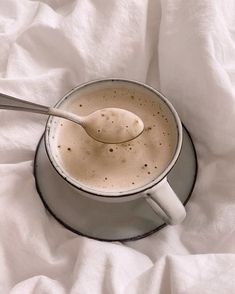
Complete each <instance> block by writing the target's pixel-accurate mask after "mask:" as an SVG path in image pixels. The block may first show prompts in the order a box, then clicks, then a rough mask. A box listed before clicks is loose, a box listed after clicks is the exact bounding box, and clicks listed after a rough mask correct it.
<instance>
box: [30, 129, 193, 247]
mask: <svg viewBox="0 0 235 294" xmlns="http://www.w3.org/2000/svg"><path fill="white" fill-rule="evenodd" d="M183 127H184V130H185V131H186V132H187V134H188V136H189V139H190V141H191V143H192V148H193V153H194V157H195V165H196V166H195V174H194V180H193V184H192V187H191V189H190V191H189V193H188V196H187V198H186V199H185V201H184V202H183V204H184V206H185V205H186V204H187V202H188V201H189V199H190V197H191V195H192V192H193V189H194V187H195V183H196V179H197V173H198V162H197V153H196V150H195V146H194V144H193V141H192V138H191V135H190V133H189V131H188V130H187V129H186V127H185V126H184V125H183ZM43 136H44V134H43V135H42V137H41V139H40V140H39V143H38V145H37V148H36V152H35V156H34V167H33V173H34V177H35V186H36V189H37V192H38V194H39V197H40V198H41V200H42V202H43V204H44V206H45V208H46V209H47V210H48V211H49V213H50V214H51V215H52V216H53V217H54V218H55V219H56V220H57V221H58V222H59V223H60V224H61V225H63V226H64V227H65V228H66V229H68V230H70V231H71V232H73V233H75V234H78V235H80V236H83V237H87V238H90V239H93V240H98V241H105V242H128V241H136V240H139V239H142V238H145V237H148V236H150V235H152V234H153V233H155V232H157V231H159V230H160V229H162V228H164V227H166V226H167V225H166V224H162V225H160V226H158V227H156V228H155V229H153V230H150V231H149V232H147V233H144V234H141V235H137V236H135V237H130V238H123V239H103V238H97V237H92V236H89V235H86V234H83V233H81V232H80V231H78V230H76V229H74V228H72V227H71V226H70V225H68V224H66V223H65V222H64V221H63V220H61V219H60V218H59V217H58V216H57V215H56V214H55V213H54V212H53V210H52V209H51V208H50V207H49V206H48V204H47V202H46V200H45V199H44V198H43V195H42V193H41V191H40V188H39V185H38V180H37V176H36V169H37V163H36V159H37V154H38V151H39V147H40V145H41V141H42V139H43ZM49 162H50V161H49ZM50 163H51V162H50Z"/></svg>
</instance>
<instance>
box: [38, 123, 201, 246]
mask: <svg viewBox="0 0 235 294" xmlns="http://www.w3.org/2000/svg"><path fill="white" fill-rule="evenodd" d="M34 176H35V180H36V181H35V182H36V188H37V191H38V194H39V196H40V197H41V199H42V202H43V203H44V205H45V207H46V208H47V210H48V211H49V212H50V213H51V214H52V215H53V216H54V217H55V218H56V219H57V221H59V222H60V223H61V224H62V225H64V226H65V227H66V228H67V229H69V230H71V231H73V232H74V233H77V234H79V235H82V236H86V237H89V238H93V239H97V240H102V241H131V240H138V239H141V238H144V237H146V236H148V235H151V234H153V233H154V232H156V231H158V230H160V229H161V228H163V227H164V226H166V224H164V222H163V221H162V220H161V219H160V218H159V217H158V216H157V215H156V214H155V213H154V212H153V210H152V208H151V207H150V206H149V205H148V204H147V202H146V201H145V200H144V199H143V198H139V199H136V200H132V201H126V202H122V203H108V202H101V201H97V200H93V199H91V198H88V197H84V196H82V195H80V194H79V191H77V190H76V189H75V188H74V187H73V186H71V185H69V184H68V183H66V182H65V181H64V180H63V179H62V177H61V176H60V175H59V174H58V173H57V172H56V171H55V170H54V168H53V167H52V165H51V163H50V161H49V159H48V157H47V155H46V151H45V145H44V136H42V138H41V139H40V141H39V144H38V147H37V150H36V154H35V159H34ZM196 176H197V156H196V151H195V148H194V145H193V142H192V139H191V137H190V134H189V132H188V131H187V130H186V128H185V127H183V145H182V150H181V153H180V156H179V158H178V160H177V162H176V164H175V165H174V167H173V168H172V170H171V171H170V173H169V175H168V181H169V183H170V184H171V187H172V188H173V190H174V191H175V192H176V194H177V195H178V197H179V199H180V201H181V202H182V203H183V204H184V205H185V204H186V203H187V202H188V200H189V198H190V196H191V194H192V191H193V188H194V185H195V181H196ZM186 210H187V209H186ZM186 221H187V218H186Z"/></svg>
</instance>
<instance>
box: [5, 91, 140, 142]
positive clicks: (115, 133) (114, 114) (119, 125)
mask: <svg viewBox="0 0 235 294" xmlns="http://www.w3.org/2000/svg"><path fill="white" fill-rule="evenodd" d="M0 109H8V110H20V111H27V112H34V113H40V114H46V115H53V116H58V117H62V118H65V119H68V120H70V121H72V122H74V123H77V124H79V125H81V126H82V127H83V128H84V130H85V131H86V132H87V134H88V135H89V136H90V137H92V138H93V139H95V140H96V141H99V142H102V143H109V144H117V143H124V142H127V141H130V140H133V139H135V138H136V137H138V136H139V135H140V134H141V133H142V132H143V130H144V123H143V121H142V120H141V119H140V118H139V117H138V116H137V115H136V114H134V113H132V112H130V111H128V110H125V109H121V108H103V109H100V110H97V111H95V112H92V113H91V114H89V115H87V116H79V115H76V114H74V113H72V112H68V111H65V110H62V109H57V108H53V107H48V106H44V105H40V104H36V103H32V102H28V101H24V100H21V99H18V98H15V97H12V96H8V95H5V94H1V93H0Z"/></svg>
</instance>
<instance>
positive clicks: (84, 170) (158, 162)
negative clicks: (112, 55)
mask: <svg viewBox="0 0 235 294" xmlns="http://www.w3.org/2000/svg"><path fill="white" fill-rule="evenodd" d="M106 107H120V108H123V109H126V110H129V111H133V112H134V113H135V114H137V115H138V116H139V117H140V118H141V119H142V120H143V122H144V125H145V129H144V132H143V133H142V134H141V135H140V136H139V137H138V138H136V139H134V140H132V141H130V142H127V143H123V144H103V143H100V142H97V141H95V140H94V139H92V138H90V137H89V136H88V135H87V133H86V132H85V131H84V130H83V129H82V128H81V127H80V126H79V125H76V124H74V123H72V122H70V121H67V120H64V119H61V120H60V123H59V125H58V129H57V133H56V140H55V142H56V150H57V152H56V156H57V157H58V158H59V162H60V164H61V165H62V166H63V168H64V169H65V170H66V171H67V173H68V174H69V175H70V176H71V177H73V178H74V179H76V180H77V181H78V182H80V183H81V184H83V185H85V186H87V187H89V188H92V189H95V190H98V191H104V192H121V191H128V190H131V189H135V188H138V187H141V186H144V185H145V184H147V183H149V182H151V181H153V180H154V179H155V178H156V177H158V176H159V175H160V174H161V173H162V172H163V171H164V170H165V169H166V167H167V166H168V164H169V162H170V161H171V160H172V158H173V155H174V152H175V149H176V143H177V129H176V125H175V121H174V117H173V115H172V114H171V112H170V110H169V109H168V107H167V106H166V105H165V103H164V102H162V101H161V100H160V99H159V100H156V98H155V99H154V98H152V97H151V95H150V94H149V95H148V94H147V93H145V92H141V91H139V90H138V91H135V90H134V89H132V90H129V89H127V88H124V87H117V88H107V89H104V90H97V91H96V92H94V93H92V94H84V95H80V96H78V97H77V99H74V101H72V102H71V103H68V104H67V106H66V109H67V110H69V111H72V112H74V113H76V114H78V115H88V114H89V113H91V112H93V111H96V110H98V109H101V108H106Z"/></svg>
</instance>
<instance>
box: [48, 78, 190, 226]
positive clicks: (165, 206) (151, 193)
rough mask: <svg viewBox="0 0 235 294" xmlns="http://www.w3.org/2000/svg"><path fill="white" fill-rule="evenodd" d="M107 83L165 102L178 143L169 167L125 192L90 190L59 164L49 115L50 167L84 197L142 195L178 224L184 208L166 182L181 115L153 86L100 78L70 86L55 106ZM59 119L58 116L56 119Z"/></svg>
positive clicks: (108, 198)
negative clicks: (138, 88) (139, 90)
mask: <svg viewBox="0 0 235 294" xmlns="http://www.w3.org/2000/svg"><path fill="white" fill-rule="evenodd" d="M107 83H109V84H110V83H113V84H114V85H115V84H117V83H119V84H120V83H125V86H128V84H129V85H130V86H132V87H133V86H135V85H138V86H141V87H144V88H145V90H147V91H151V92H152V93H154V95H155V96H156V99H161V100H162V101H163V102H164V103H165V105H166V106H167V107H168V109H169V110H170V113H171V114H172V116H173V117H174V122H175V124H176V128H177V146H176V149H175V153H174V156H173V158H172V160H171V162H170V163H169V164H168V166H167V167H166V168H165V170H164V171H163V172H162V173H161V174H160V175H159V176H158V177H157V178H155V179H154V180H153V181H151V182H150V183H147V184H146V185H144V186H142V187H140V188H136V189H133V190H129V191H124V192H120V193H113V192H99V191H94V190H92V189H90V188H89V187H84V185H81V184H80V183H79V182H78V181H77V180H75V179H74V178H72V177H71V176H70V175H69V174H68V173H67V172H66V171H65V170H64V168H63V167H62V166H61V164H60V162H59V161H58V158H57V157H56V156H55V152H54V148H53V146H54V144H53V139H54V134H55V131H56V127H57V124H56V119H57V118H55V117H49V118H48V121H47V125H46V131H45V148H46V152H47V155H48V158H49V160H50V162H51V163H52V166H53V167H54V168H55V170H56V171H57V172H58V174H59V175H60V176H61V177H62V178H63V179H64V180H65V183H66V184H69V185H72V186H73V187H74V189H76V190H77V192H78V193H79V194H80V195H83V196H84V197H90V198H92V199H94V200H98V201H106V202H107V201H108V202H113V203H115V202H124V201H131V200H134V199H137V198H140V197H143V198H144V199H145V200H146V201H147V203H148V204H149V205H150V206H151V207H152V209H153V210H154V211H155V213H156V214H157V215H158V216H159V217H160V218H161V219H162V220H163V221H164V222H166V223H167V224H170V225H174V224H178V223H181V222H182V221H183V219H184V218H185V216H186V211H185V208H184V206H183V204H182V203H181V201H180V200H179V198H178V197H177V195H176V194H175V192H174V191H173V190H172V188H171V186H170V184H169V183H168V181H167V175H168V174H169V172H170V171H171V169H172V168H173V166H174V165H175V163H176V161H177V159H178V157H179V154H180V151H181V147H182V136H183V135H182V134H183V132H182V124H181V121H180V118H179V116H178V114H177V112H176V110H175V109H174V107H173V106H172V104H171V103H170V102H169V101H168V100H167V99H166V97H164V96H163V95H162V94H161V93H159V92H158V91H157V90H155V89H153V88H152V87H150V86H147V85H146V84H143V83H140V82H136V81H131V80H124V79H103V80H96V81H92V82H88V83H85V84H82V85H80V86H78V87H76V88H74V89H72V90H71V91H70V92H69V93H67V94H66V95H65V96H64V97H63V98H62V99H61V100H60V101H59V102H58V103H57V104H56V105H55V107H57V108H60V107H62V106H63V104H64V103H66V102H67V101H68V99H72V97H74V96H75V95H76V93H78V92H79V91H81V90H83V89H84V88H89V87H93V88H94V89H95V87H96V86H97V85H99V87H100V85H104V86H105V84H107ZM57 120H58V119H57Z"/></svg>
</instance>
